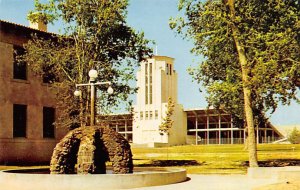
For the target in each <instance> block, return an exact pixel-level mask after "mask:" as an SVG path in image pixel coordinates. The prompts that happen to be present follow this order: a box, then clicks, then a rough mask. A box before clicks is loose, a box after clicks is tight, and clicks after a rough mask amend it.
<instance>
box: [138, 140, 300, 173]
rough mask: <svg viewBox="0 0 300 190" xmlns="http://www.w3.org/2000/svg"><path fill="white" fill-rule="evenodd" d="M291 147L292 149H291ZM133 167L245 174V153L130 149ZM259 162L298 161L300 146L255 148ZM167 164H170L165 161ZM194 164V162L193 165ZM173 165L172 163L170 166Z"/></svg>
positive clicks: (224, 148)
mask: <svg viewBox="0 0 300 190" xmlns="http://www.w3.org/2000/svg"><path fill="white" fill-rule="evenodd" d="M292 147H294V148H292ZM132 152H133V158H134V165H135V166H159V163H161V164H160V165H161V166H171V167H172V166H178V164H177V165H176V162H175V161H181V162H180V165H179V166H180V167H183V168H185V169H186V170H187V172H188V173H191V174H192V173H199V174H212V173H213V174H245V173H246V171H247V161H248V152H247V151H245V150H244V145H198V146H192V145H189V146H176V147H169V148H132ZM257 153H258V159H259V161H263V162H272V161H276V160H277V161H278V160H281V161H283V162H290V161H291V162H292V161H295V160H299V163H300V145H275V144H263V145H258V151H257ZM168 161H169V162H168ZM192 161H193V162H192ZM173 163H175V164H173Z"/></svg>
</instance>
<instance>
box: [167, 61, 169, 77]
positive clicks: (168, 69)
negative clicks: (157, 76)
mask: <svg viewBox="0 0 300 190" xmlns="http://www.w3.org/2000/svg"><path fill="white" fill-rule="evenodd" d="M166 74H167V75H168V74H169V64H168V63H167V64H166Z"/></svg>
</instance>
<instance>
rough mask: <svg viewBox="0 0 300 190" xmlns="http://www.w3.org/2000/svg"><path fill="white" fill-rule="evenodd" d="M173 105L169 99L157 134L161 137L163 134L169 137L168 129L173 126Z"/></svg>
mask: <svg viewBox="0 0 300 190" xmlns="http://www.w3.org/2000/svg"><path fill="white" fill-rule="evenodd" d="M174 107H175V104H174V102H173V100H172V98H171V97H169V98H168V103H167V110H166V116H165V117H164V118H163V121H162V123H161V124H160V125H159V132H160V133H161V134H162V135H163V134H164V133H165V134H167V135H169V133H170V129H171V128H172V126H173V123H174V121H173V120H172V118H171V117H172V115H173V112H174Z"/></svg>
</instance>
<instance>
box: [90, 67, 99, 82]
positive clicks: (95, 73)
mask: <svg viewBox="0 0 300 190" xmlns="http://www.w3.org/2000/svg"><path fill="white" fill-rule="evenodd" d="M89 77H90V79H91V80H92V81H95V79H96V78H97V77H98V72H97V71H96V70H95V69H92V70H90V71H89Z"/></svg>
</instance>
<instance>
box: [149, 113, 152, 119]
mask: <svg viewBox="0 0 300 190" xmlns="http://www.w3.org/2000/svg"><path fill="white" fill-rule="evenodd" d="M149 116H150V120H151V119H152V117H153V114H152V111H150V112H149Z"/></svg>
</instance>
